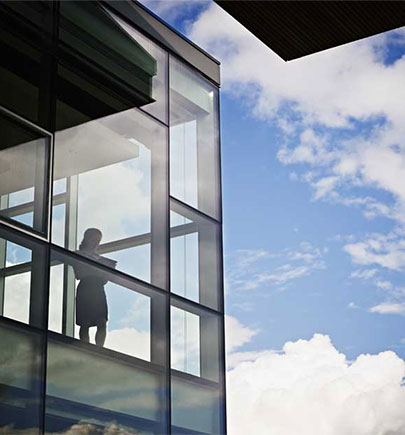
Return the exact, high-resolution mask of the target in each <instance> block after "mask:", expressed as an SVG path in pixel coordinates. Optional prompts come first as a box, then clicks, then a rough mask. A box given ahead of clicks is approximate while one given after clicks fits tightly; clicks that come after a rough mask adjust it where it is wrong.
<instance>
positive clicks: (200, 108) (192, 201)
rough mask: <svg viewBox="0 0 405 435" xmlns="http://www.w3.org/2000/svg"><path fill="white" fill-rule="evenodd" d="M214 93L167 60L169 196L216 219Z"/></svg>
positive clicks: (216, 140) (215, 90)
mask: <svg viewBox="0 0 405 435" xmlns="http://www.w3.org/2000/svg"><path fill="white" fill-rule="evenodd" d="M219 190H220V186H219V125H218V90H217V88H216V87H215V86H213V85H211V84H210V83H209V82H207V81H206V80H204V79H203V78H202V77H200V76H199V75H198V74H197V73H194V72H193V71H192V70H191V69H189V68H187V67H186V66H185V65H183V64H181V63H180V62H179V61H177V60H175V59H173V58H170V194H171V195H172V196H174V197H176V198H177V199H179V200H181V201H183V202H185V203H187V204H189V205H191V206H192V207H194V208H198V209H199V210H201V211H202V212H204V213H206V214H208V215H210V216H212V217H214V218H216V219H219V217H220V210H219Z"/></svg>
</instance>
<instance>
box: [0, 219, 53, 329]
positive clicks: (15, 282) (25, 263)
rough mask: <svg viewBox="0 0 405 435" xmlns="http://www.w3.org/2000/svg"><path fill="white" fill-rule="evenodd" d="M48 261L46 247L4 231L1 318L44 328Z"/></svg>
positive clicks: (0, 244)
mask: <svg viewBox="0 0 405 435" xmlns="http://www.w3.org/2000/svg"><path fill="white" fill-rule="evenodd" d="M22 243H24V245H25V246H24V245H22ZM45 261H46V257H45V248H44V247H43V246H41V245H39V244H37V243H32V242H30V241H28V240H26V239H25V238H24V237H22V236H19V235H16V234H15V233H14V232H11V231H9V230H7V229H6V228H4V227H3V228H0V315H2V316H4V317H7V318H9V319H13V320H17V321H19V322H23V323H27V324H28V323H30V324H32V325H34V326H38V327H42V326H43V323H44V318H43V308H44V307H43V300H44V297H45V289H46V286H45V280H46V275H45Z"/></svg>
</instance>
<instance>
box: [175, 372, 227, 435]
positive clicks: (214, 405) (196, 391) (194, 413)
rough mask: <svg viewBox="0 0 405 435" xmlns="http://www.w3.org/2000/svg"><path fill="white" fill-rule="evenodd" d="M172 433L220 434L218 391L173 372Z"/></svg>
mask: <svg viewBox="0 0 405 435" xmlns="http://www.w3.org/2000/svg"><path fill="white" fill-rule="evenodd" d="M171 397H172V434H175V435H180V434H181V435H186V434H187V435H191V434H223V433H224V429H223V427H222V426H223V420H224V418H223V415H222V408H223V405H222V403H221V402H222V401H221V400H220V398H221V394H220V391H219V389H218V387H215V386H208V385H204V384H201V383H198V382H193V381H191V380H186V379H181V378H179V377H178V376H176V375H172V378H171Z"/></svg>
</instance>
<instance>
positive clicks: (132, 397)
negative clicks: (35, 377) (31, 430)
mask: <svg viewBox="0 0 405 435" xmlns="http://www.w3.org/2000/svg"><path fill="white" fill-rule="evenodd" d="M163 382H164V376H163V373H162V371H160V370H158V369H156V368H152V367H149V368H148V367H146V365H142V364H130V363H127V362H125V361H120V359H119V358H117V359H113V358H111V357H107V356H104V355H103V354H102V352H91V351H90V349H85V348H84V347H82V346H78V345H77V344H75V343H74V342H72V343H62V342H58V341H56V340H54V339H51V340H50V341H49V343H48V360H47V386H46V392H47V398H46V418H45V426H46V428H45V432H46V433H56V432H57V433H67V431H68V429H71V430H72V431H73V432H74V433H76V431H78V432H77V433H79V432H80V433H88V434H90V433H91V434H98V433H100V434H102V433H107V430H108V429H110V430H111V432H109V431H108V433H129V434H135V433H150V434H162V433H165V432H166V430H165V418H164V409H165V402H164V386H163V385H164V384H163ZM73 426H74V428H73ZM106 429H107V430H106ZM82 431H83V432H82ZM69 433H70V432H69Z"/></svg>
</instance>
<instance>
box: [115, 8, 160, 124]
mask: <svg viewBox="0 0 405 435" xmlns="http://www.w3.org/2000/svg"><path fill="white" fill-rule="evenodd" d="M108 13H109V14H110V16H111V17H112V18H113V19H114V20H115V22H116V23H118V24H119V25H120V26H121V27H122V29H124V30H125V32H127V33H128V35H130V37H131V38H133V39H134V40H135V41H136V42H137V43H138V44H139V45H140V46H141V47H142V48H144V49H145V50H146V52H147V53H149V54H150V55H151V56H152V57H153V58H154V59H155V60H156V75H154V76H153V78H152V99H153V100H154V101H153V102H152V103H149V104H145V105H143V106H142V110H144V111H145V112H148V113H150V114H151V115H153V116H155V117H156V118H158V119H159V120H160V121H162V122H164V123H165V124H167V123H168V111H167V94H168V92H167V90H168V89H167V88H168V83H167V77H168V74H167V68H168V66H167V65H168V55H167V53H166V52H165V51H164V50H162V49H161V48H160V47H159V46H157V45H156V44H154V43H153V42H152V41H150V40H148V39H147V38H146V37H144V36H143V35H141V34H140V33H139V32H138V31H137V30H135V29H134V28H133V27H131V26H130V25H129V24H127V23H126V22H125V21H124V20H122V19H121V18H119V17H118V16H117V15H115V14H114V13H112V12H110V11H108Z"/></svg>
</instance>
